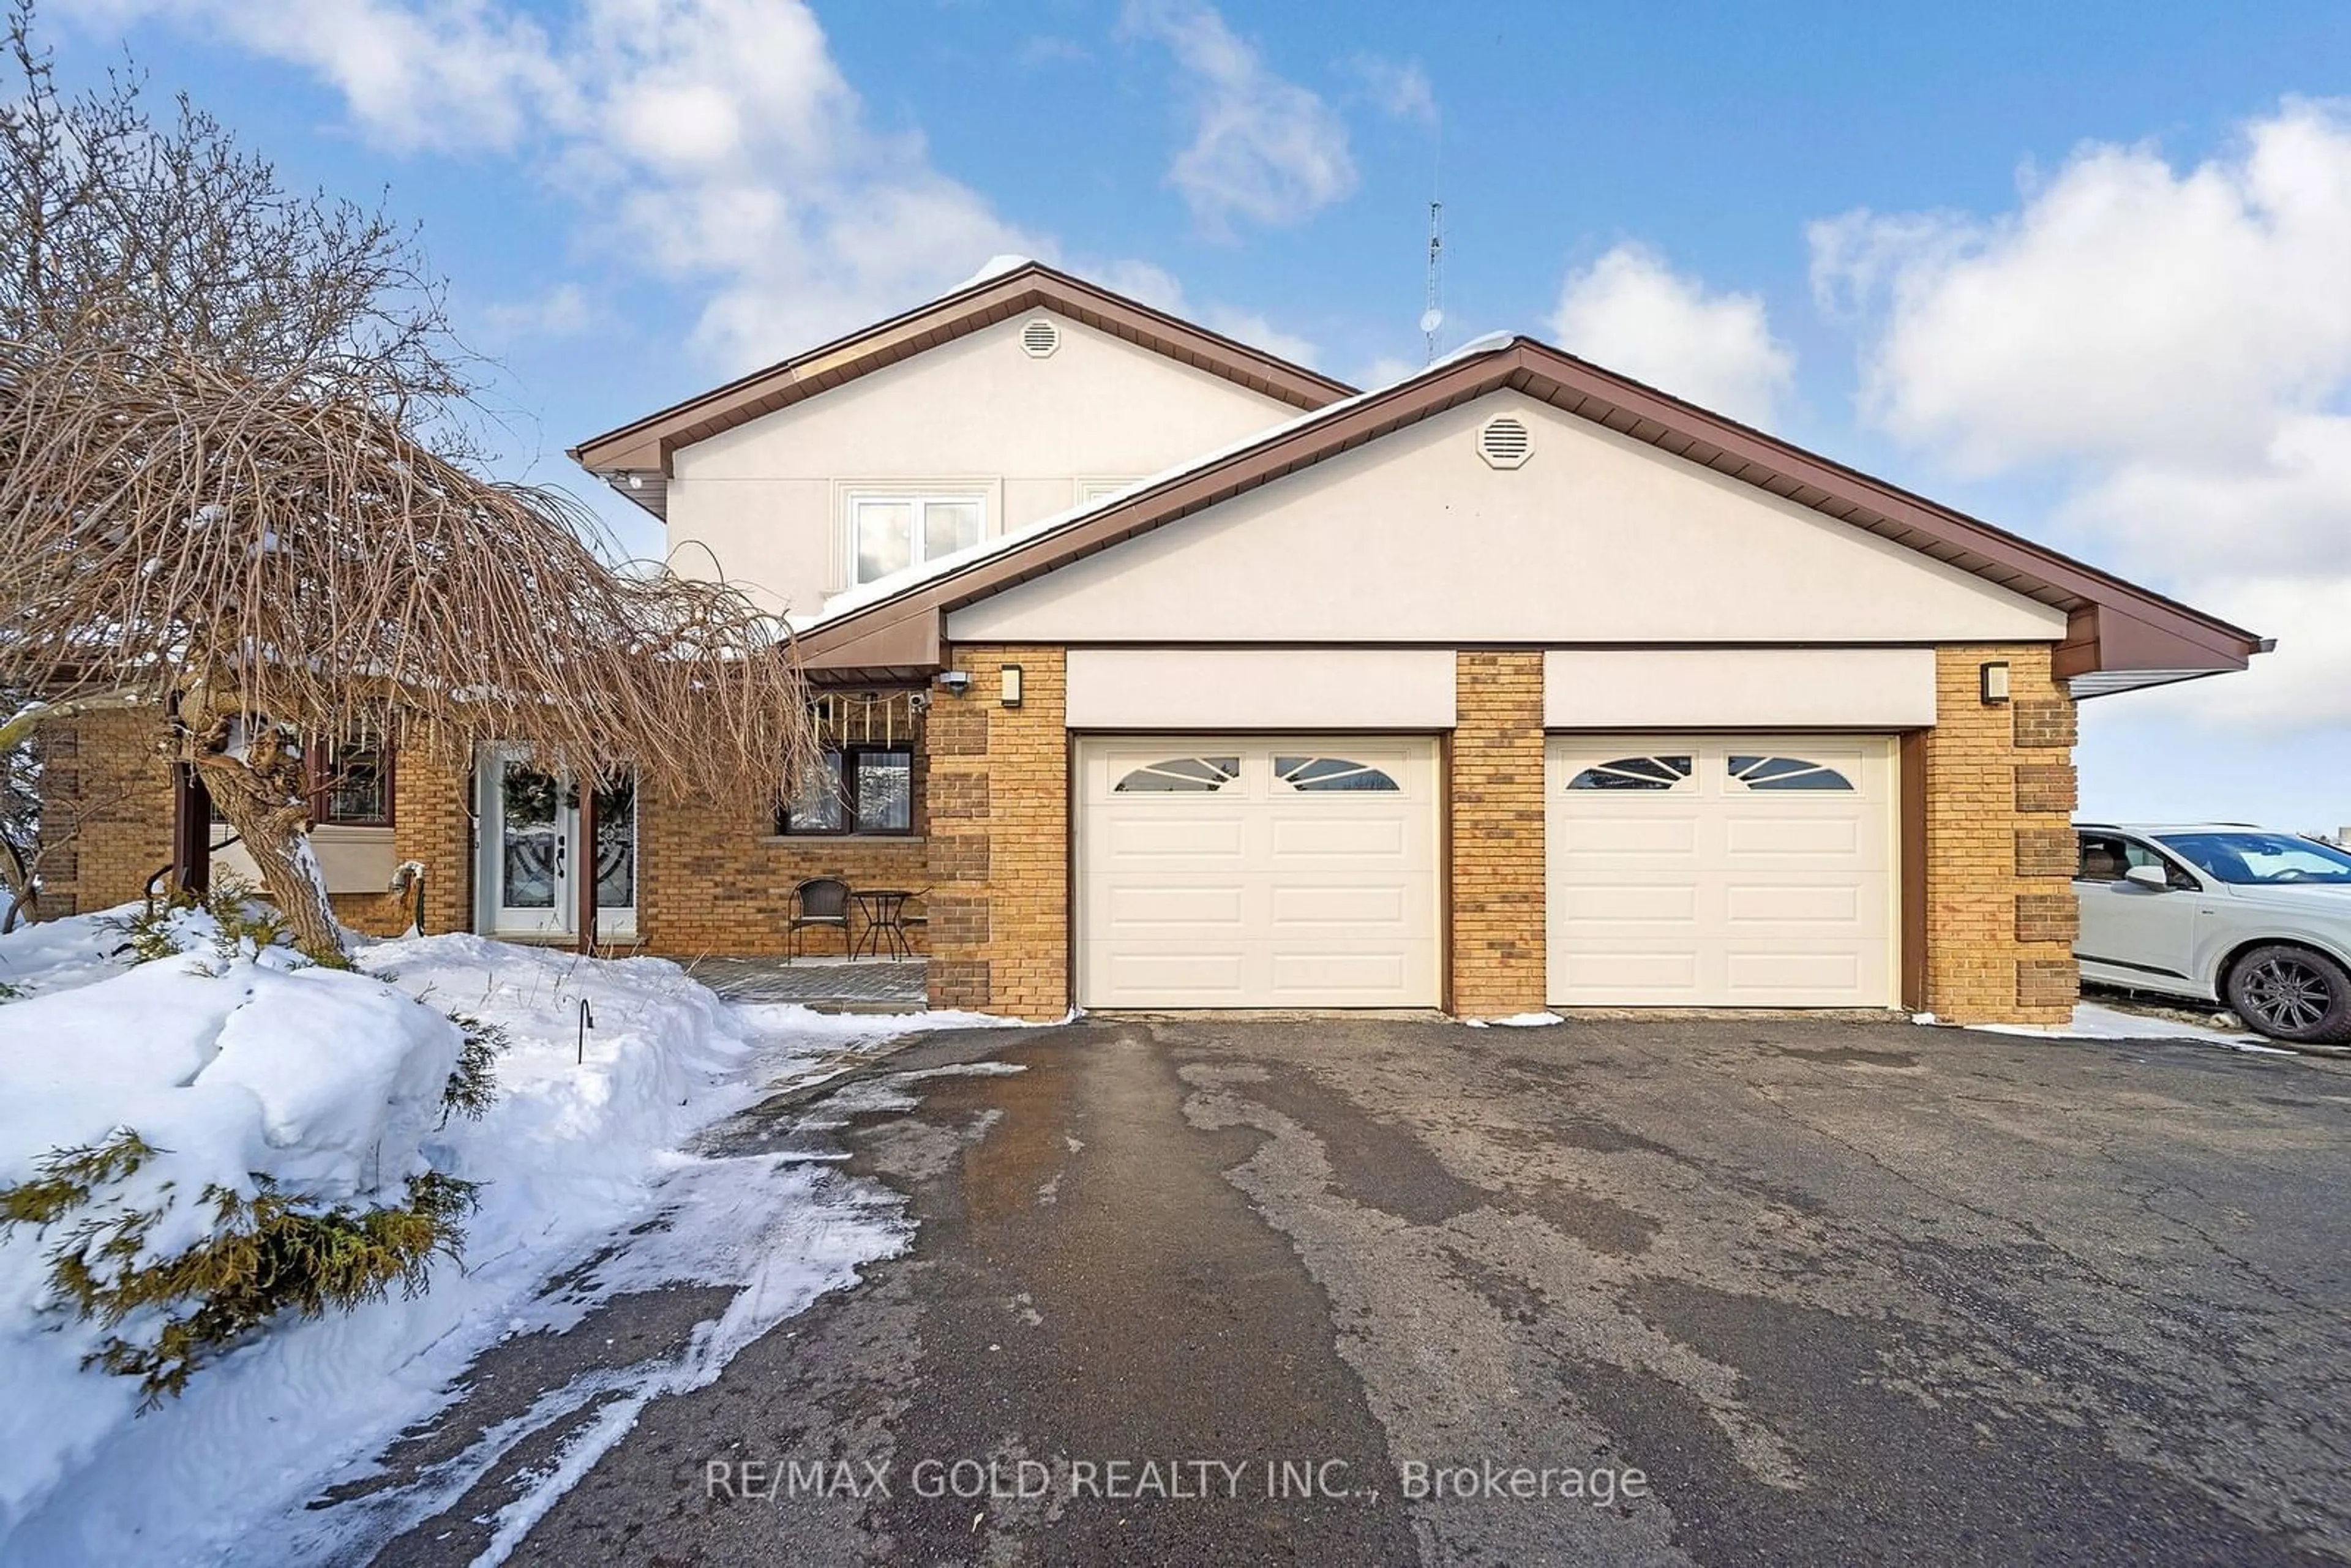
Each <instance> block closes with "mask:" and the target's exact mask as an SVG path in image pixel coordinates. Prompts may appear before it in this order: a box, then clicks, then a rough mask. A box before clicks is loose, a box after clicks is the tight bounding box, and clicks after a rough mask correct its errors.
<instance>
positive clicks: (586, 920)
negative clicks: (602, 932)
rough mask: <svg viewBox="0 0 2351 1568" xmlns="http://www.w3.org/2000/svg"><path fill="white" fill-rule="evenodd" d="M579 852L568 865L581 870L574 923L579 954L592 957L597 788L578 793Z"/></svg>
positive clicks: (590, 787)
mask: <svg viewBox="0 0 2351 1568" xmlns="http://www.w3.org/2000/svg"><path fill="white" fill-rule="evenodd" d="M577 816H578V818H579V825H580V850H579V852H578V853H577V854H575V855H573V856H572V857H571V863H572V864H573V865H576V866H578V867H579V868H580V872H579V875H580V890H579V894H578V896H579V899H580V910H579V916H578V919H577V921H576V922H575V924H576V925H578V927H579V932H580V940H579V943H578V946H579V949H580V952H582V953H585V954H590V955H593V954H594V953H595V951H596V787H595V785H594V784H592V783H591V784H589V785H588V786H586V787H585V788H583V789H581V790H580V810H579V811H578V813H577Z"/></svg>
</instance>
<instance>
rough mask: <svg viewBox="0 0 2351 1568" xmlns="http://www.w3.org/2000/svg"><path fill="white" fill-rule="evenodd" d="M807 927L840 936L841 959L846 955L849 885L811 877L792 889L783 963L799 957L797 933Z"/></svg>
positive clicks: (785, 926) (836, 879)
mask: <svg viewBox="0 0 2351 1568" xmlns="http://www.w3.org/2000/svg"><path fill="white" fill-rule="evenodd" d="M810 926H817V927H820V928H830V929H831V930H835V931H838V932H840V933H841V955H842V956H844V957H846V956H848V954H849V884H848V883H845V882H842V881H841V880H840V879H839V878H837V877H830V876H812V877H810V878H809V879H808V880H807V881H806V882H803V883H799V885H798V886H796V887H794V888H793V889H792V914H791V918H790V919H789V920H788V921H786V922H785V925H784V962H785V963H787V964H789V963H791V962H792V961H793V960H795V959H797V958H798V957H799V956H800V933H801V932H802V931H805V930H807V929H808V928H809V927H810Z"/></svg>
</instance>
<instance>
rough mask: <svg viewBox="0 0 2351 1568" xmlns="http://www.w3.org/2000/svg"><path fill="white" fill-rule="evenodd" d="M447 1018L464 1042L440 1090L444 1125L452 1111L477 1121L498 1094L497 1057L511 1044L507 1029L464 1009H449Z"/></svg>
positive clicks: (458, 1049) (487, 1110) (442, 1122)
mask: <svg viewBox="0 0 2351 1568" xmlns="http://www.w3.org/2000/svg"><path fill="white" fill-rule="evenodd" d="M449 1021H450V1022H451V1023H453V1024H455V1025H456V1026H457V1030H458V1032H459V1033H461V1034H463V1035H464V1036H465V1044H463V1045H461V1046H459V1047H458V1048H457V1065H456V1067H455V1070H453V1071H451V1072H450V1074H449V1087H448V1088H446V1089H444V1090H443V1091H442V1092H441V1124H442V1125H443V1126H444V1127H445V1126H447V1125H448V1124H449V1118H450V1117H451V1116H452V1115H457V1116H463V1117H465V1120H467V1121H468V1122H478V1121H480V1120H481V1119H482V1118H483V1117H484V1116H486V1115H487V1114H488V1113H489V1109H490V1106H491V1105H492V1103H495V1102H496V1099H497V1097H498V1076H497V1065H498V1057H499V1055H500V1054H501V1053H503V1052H504V1051H507V1050H509V1049H511V1048H512V1046H513V1044H514V1041H513V1040H512V1039H510V1038H509V1037H508V1036H507V1031H506V1030H502V1029H500V1028H499V1027H498V1026H497V1025H496V1024H494V1023H484V1022H483V1021H482V1020H481V1019H477V1018H470V1017H468V1016H466V1015H465V1014H464V1013H451V1014H450V1015H449Z"/></svg>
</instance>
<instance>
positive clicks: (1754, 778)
mask: <svg viewBox="0 0 2351 1568" xmlns="http://www.w3.org/2000/svg"><path fill="white" fill-rule="evenodd" d="M1730 776H1731V777H1732V778H1733V779H1738V780H1739V781H1740V783H1741V784H1744V785H1745V786H1747V788H1749V789H1852V788H1853V780H1852V779H1847V778H1846V777H1845V776H1844V774H1842V773H1840V772H1838V771H1837V770H1836V769H1835V768H1831V767H1829V766H1828V765H1827V764H1826V763H1823V762H1810V761H1807V760H1805V759H1804V758H1801V757H1740V756H1739V755H1737V754H1736V753H1734V754H1733V755H1732V756H1731V758H1730Z"/></svg>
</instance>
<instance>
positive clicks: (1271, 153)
mask: <svg viewBox="0 0 2351 1568" xmlns="http://www.w3.org/2000/svg"><path fill="white" fill-rule="evenodd" d="M1125 26H1126V28H1127V30H1128V31H1129V32H1131V33H1134V34H1137V35H1139V36H1142V37H1149V38H1154V39H1156V40H1157V41H1159V42H1161V43H1164V44H1165V45H1166V46H1167V47H1168V48H1169V50H1170V51H1171V52H1172V53H1173V54H1174V55H1175V64H1176V72H1177V78H1178V80H1179V81H1180V83H1181V84H1182V87H1183V90H1184V93H1185V95H1186V99H1187V101H1188V107H1189V111H1190V113H1191V115H1192V118H1193V120H1194V122H1195V123H1194V127H1193V136H1192V141H1191V144H1190V145H1189V146H1187V147H1186V148H1185V149H1184V150H1183V151H1182V152H1178V153H1177V154H1176V155H1175V162H1174V164H1173V165H1172V166H1171V167H1170V168H1169V170H1168V178H1169V179H1170V180H1171V181H1172V182H1173V183H1174V184H1175V188H1176V189H1177V190H1178V191H1180V192H1182V193H1183V194H1184V199H1185V201H1186V203H1187V204H1189V205H1190V206H1191V209H1192V213H1193V215H1194V216H1195V217H1196V218H1197V219H1198V220H1199V221H1200V223H1201V224H1202V225H1204V226H1205V227H1206V228H1207V229H1208V230H1209V231H1210V232H1211V233H1223V232H1226V231H1227V230H1228V228H1229V226H1230V224H1231V220H1232V219H1233V218H1234V217H1236V216H1238V217H1243V218H1249V219H1252V220H1254V221H1256V222H1258V223H1261V224H1288V223H1297V222H1299V221H1301V220H1302V219H1304V218H1306V217H1309V216H1311V215H1312V214H1314V213H1316V212H1318V211H1320V210H1321V209H1322V208H1323V207H1326V206H1329V205H1330V204H1332V203H1333V202H1336V201H1339V200H1341V199H1342V198H1343V197H1345V196H1346V195H1347V194H1349V193H1351V192H1353V190H1354V188H1355V178H1356V176H1355V162H1354V159H1353V157H1352V156H1351V155H1350V154H1349V152H1348V150H1347V127H1346V124H1345V122H1344V121H1343V120H1341V119H1340V118H1339V115H1338V113H1337V111H1336V110H1332V107H1331V106H1330V105H1329V104H1327V103H1325V102H1323V101H1322V99H1321V98H1320V97H1319V96H1317V95H1316V94H1315V93H1313V92H1312V91H1311V90H1309V89H1306V88H1303V87H1301V86H1299V85H1298V84H1297V83H1296V82H1293V81H1290V80H1288V79H1287V78H1283V77H1280V76H1279V75H1277V74H1275V73H1274V71H1272V70H1271V69H1270V68H1268V67H1267V65H1266V63H1265V60H1264V57H1262V56H1261V55H1259V52H1258V51H1257V49H1256V48H1255V47H1252V46H1251V45H1249V43H1247V42H1246V41H1244V40H1243V39H1241V38H1239V37H1236V36H1235V35H1234V33H1233V31H1232V29H1231V28H1229V27H1228V26H1225V20H1224V18H1223V17H1222V16H1219V15H1218V14H1217V10H1216V8H1215V7H1214V6H1212V5H1207V4H1205V0H1127V5H1126V10H1125Z"/></svg>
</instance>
